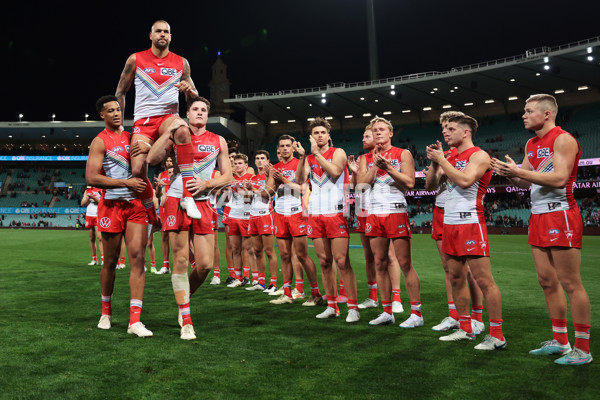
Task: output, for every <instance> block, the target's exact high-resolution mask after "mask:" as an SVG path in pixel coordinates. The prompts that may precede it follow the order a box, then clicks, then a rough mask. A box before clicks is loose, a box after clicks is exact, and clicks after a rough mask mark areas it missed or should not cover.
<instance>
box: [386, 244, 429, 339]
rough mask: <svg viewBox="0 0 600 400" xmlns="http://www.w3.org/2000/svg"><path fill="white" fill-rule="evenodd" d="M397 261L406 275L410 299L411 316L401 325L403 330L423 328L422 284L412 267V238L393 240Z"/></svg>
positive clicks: (405, 280)
mask: <svg viewBox="0 0 600 400" xmlns="http://www.w3.org/2000/svg"><path fill="white" fill-rule="evenodd" d="M392 244H393V246H394V252H395V254H396V259H397V260H398V263H399V264H400V270H402V274H403V275H404V282H405V285H406V291H407V292H408V298H409V300H410V316H409V317H408V319H407V320H406V321H404V322H403V323H401V324H400V327H402V328H416V327H420V326H423V316H422V314H421V283H420V281H419V275H418V274H417V271H415V269H414V268H413V266H412V258H411V250H410V238H408V237H399V238H394V239H392Z"/></svg>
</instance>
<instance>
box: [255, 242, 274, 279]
mask: <svg viewBox="0 0 600 400" xmlns="http://www.w3.org/2000/svg"><path fill="white" fill-rule="evenodd" d="M261 240H262V247H263V251H264V252H265V254H266V255H267V258H268V259H269V274H270V275H271V276H275V277H276V276H277V267H278V264H277V256H276V255H275V235H261ZM263 272H264V273H263V276H262V282H261V277H260V275H259V277H258V281H259V282H258V283H259V284H262V285H263V286H265V287H266V282H265V279H266V277H265V273H266V270H265V271H263ZM275 286H277V280H276V281H275Z"/></svg>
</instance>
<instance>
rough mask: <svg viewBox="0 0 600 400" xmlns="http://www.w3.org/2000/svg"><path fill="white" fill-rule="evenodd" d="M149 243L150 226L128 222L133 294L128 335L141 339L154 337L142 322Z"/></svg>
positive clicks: (126, 238) (130, 282)
mask: <svg viewBox="0 0 600 400" xmlns="http://www.w3.org/2000/svg"><path fill="white" fill-rule="evenodd" d="M147 242H148V226H147V225H144V224H139V223H134V222H131V221H129V222H127V227H126V229H125V245H126V246H127V255H128V257H129V264H130V266H131V270H130V272H129V290H130V292H131V300H130V307H129V309H130V313H129V327H128V329H127V333H131V334H135V335H137V336H139V337H149V336H152V332H151V331H149V330H148V329H146V327H145V326H144V324H142V323H141V321H140V314H141V312H142V299H143V297H144V284H145V282H146V274H145V273H144V255H145V253H146V246H147Z"/></svg>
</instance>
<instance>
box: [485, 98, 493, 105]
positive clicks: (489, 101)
mask: <svg viewBox="0 0 600 400" xmlns="http://www.w3.org/2000/svg"><path fill="white" fill-rule="evenodd" d="M493 102H494V99H489V100H486V101H485V104H491V103H493Z"/></svg>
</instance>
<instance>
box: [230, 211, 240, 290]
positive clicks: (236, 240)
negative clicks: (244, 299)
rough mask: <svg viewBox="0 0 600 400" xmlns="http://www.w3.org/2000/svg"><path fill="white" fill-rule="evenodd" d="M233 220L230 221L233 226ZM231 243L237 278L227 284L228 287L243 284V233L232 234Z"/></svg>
mask: <svg viewBox="0 0 600 400" xmlns="http://www.w3.org/2000/svg"><path fill="white" fill-rule="evenodd" d="M231 224H232V222H230V226H231ZM229 244H230V246H231V258H232V264H233V268H234V270H235V280H234V281H233V282H232V283H230V284H229V285H227V287H239V286H242V280H243V277H242V236H241V235H237V234H236V235H230V236H229Z"/></svg>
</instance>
